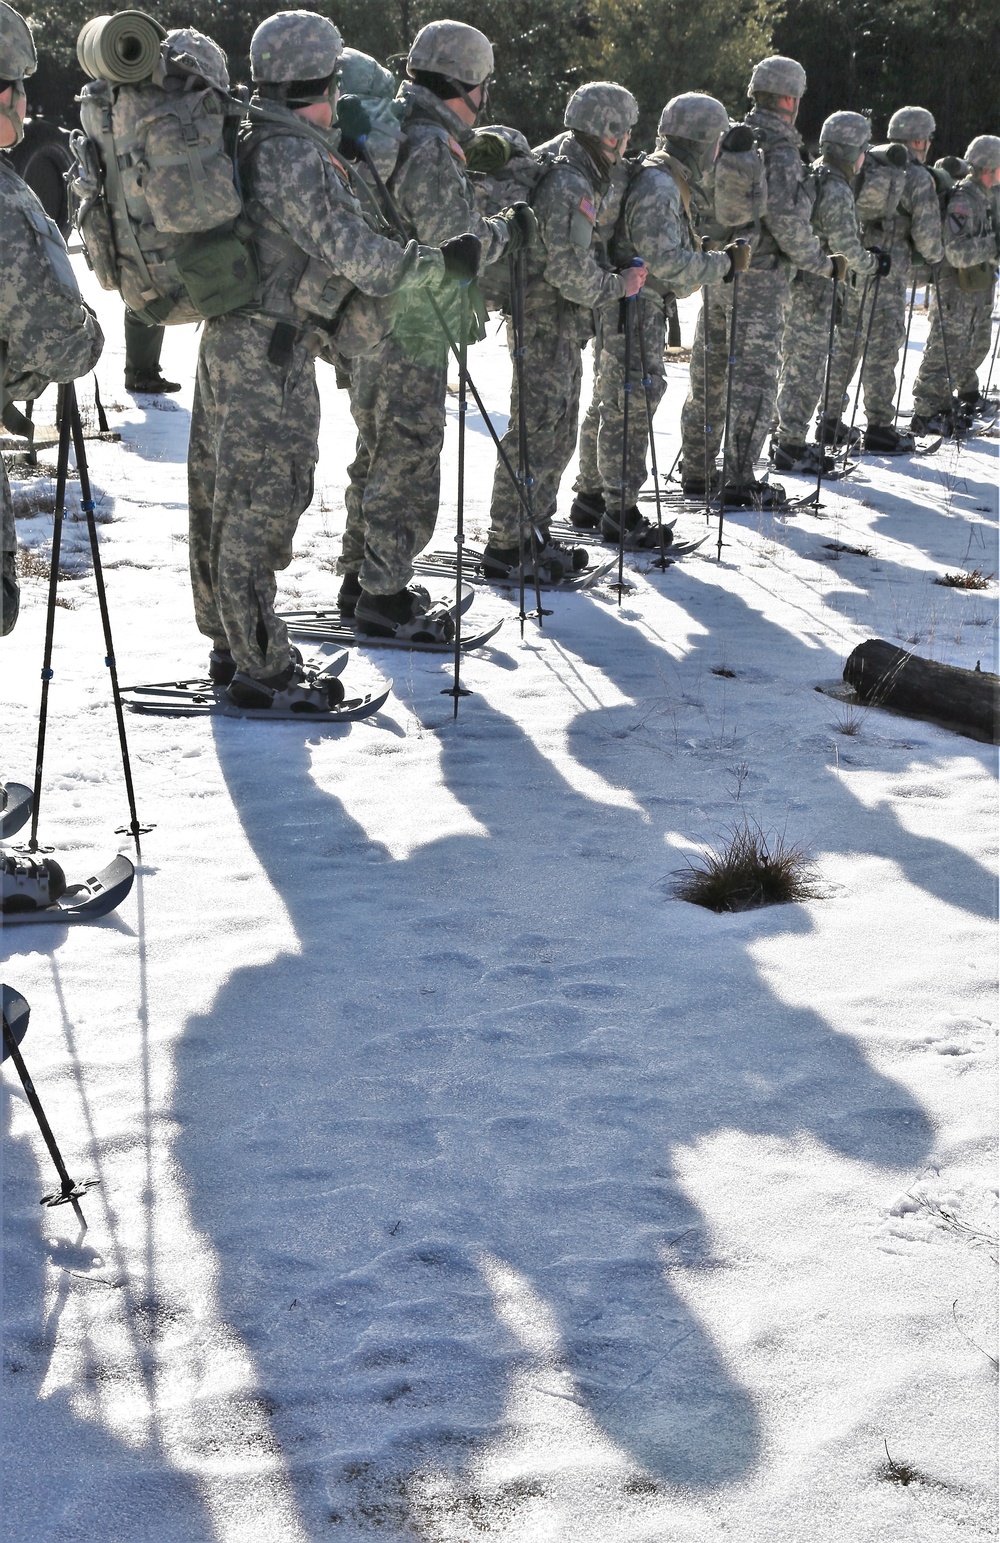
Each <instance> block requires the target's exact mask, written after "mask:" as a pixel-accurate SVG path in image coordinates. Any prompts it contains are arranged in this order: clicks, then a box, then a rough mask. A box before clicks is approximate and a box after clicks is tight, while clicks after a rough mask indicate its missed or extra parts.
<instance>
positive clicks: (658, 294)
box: [595, 147, 730, 513]
mask: <svg viewBox="0 0 1000 1543" xmlns="http://www.w3.org/2000/svg"><path fill="white" fill-rule="evenodd" d="M691 180H692V171H691V169H690V168H689V167H688V165H687V164H685V162H683V161H681V160H679V159H678V158H677V157H675V156H673V155H671V154H670V153H668V151H667V150H666V149H665V148H662V147H661V148H659V149H657V150H655V151H654V152H653V154H652V155H648V156H646V157H645V159H644V160H643V162H642V163H641V165H640V168H639V169H638V170H637V171H635V170H633V176H632V179H631V181H630V183H629V185H628V189H627V191H626V193H625V195H624V198H623V200H622V207H621V213H620V215H619V219H618V224H617V227H616V230H615V235H614V240H613V242H612V247H611V256H612V260H613V262H614V265H615V267H617V268H624V267H627V266H628V265H629V263H631V261H632V259H633V258H634V257H641V258H642V259H643V261H644V262H645V263H646V264H647V266H648V268H649V277H648V278H647V280H646V283H645V285H644V286H643V289H642V291H641V292H640V294H639V295H638V296H637V298H636V301H635V305H636V307H637V312H638V324H639V326H640V327H641V328H642V337H643V342H644V344H645V356H646V362H647V366H648V370H649V380H650V385H649V387H648V391H649V398H650V406H651V408H652V410H653V412H654V414H655V412H656V409H657V407H658V406H659V403H660V400H661V398H662V396H663V393H664V390H665V389H666V379H665V372H664V345H665V342H666V313H665V302H666V297H667V296H668V295H671V294H673V295H678V296H680V297H682V298H683V297H684V296H685V295H690V294H693V293H694V291H695V290H696V289H700V288H702V287H703V286H705V285H711V286H712V289H713V290H714V289H716V288H717V287H720V286H721V283H722V280H723V279H725V278H726V276H727V274H728V273H729V270H730V262H729V258H728V256H727V255H726V253H725V252H702V250H701V242H700V240H699V239H698V237H697V236H696V235H695V231H694V226H693V224H692V221H691V217H690V213H689V208H690V193H689V183H690V181H691ZM628 303H629V302H627V301H626V302H625V304H626V306H627V305H628ZM596 321H597V339H598V340H597V343H596V344H595V354H596V357H597V358H598V360H599V362H600V367H599V370H598V395H599V400H600V429H599V432H598V438H597V461H598V469H599V473H600V482H599V484H598V486H601V487H603V489H604V497H605V503H606V506H607V509H608V511H609V513H610V512H612V511H618V510H619V509H620V505H621V493H622V486H621V480H622V430H623V422H624V405H625V336H624V333H623V332H621V331H619V307H613V308H608V307H603V308H600V309H599V310H598V311H597V316H596ZM641 358H642V356H641V353H640V350H639V340H638V337H636V338H634V339H633V344H632V360H633V362H632V379H633V382H638V381H639V380H641V377H642V370H641ZM631 395H632V402H631V407H630V412H629V447H628V484H627V486H626V488H625V507H626V509H630V508H632V507H633V506H634V505H635V502H636V499H637V497H638V494H639V489H640V488H641V487H642V485H643V483H644V482H645V480H646V447H647V444H648V435H649V427H648V419H647V415H646V405H645V402H644V401H643V398H642V396H640V395H639V394H638V392H636V391H633V392H632V393H631Z"/></svg>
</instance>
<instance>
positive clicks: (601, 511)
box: [569, 489, 607, 530]
mask: <svg viewBox="0 0 1000 1543" xmlns="http://www.w3.org/2000/svg"><path fill="white" fill-rule="evenodd" d="M606 512H607V510H606V507H605V503H604V494H603V493H602V492H601V491H600V489H598V491H597V492H596V493H588V492H584V493H577V494H576V495H575V497H574V499H573V502H572V504H571V505H570V511H569V523H570V524H571V525H572V526H573V527H574V529H575V530H596V529H597V527H598V526H599V525H600V523H601V520H602V519H603V518H604V515H605V514H606Z"/></svg>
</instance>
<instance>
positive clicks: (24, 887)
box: [0, 852, 66, 915]
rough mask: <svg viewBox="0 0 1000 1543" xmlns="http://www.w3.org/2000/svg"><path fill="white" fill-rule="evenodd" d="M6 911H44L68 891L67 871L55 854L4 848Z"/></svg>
mask: <svg viewBox="0 0 1000 1543" xmlns="http://www.w3.org/2000/svg"><path fill="white" fill-rule="evenodd" d="M0 875H2V881H3V889H2V906H0V909H2V910H3V912H4V915H11V914H14V913H16V912H18V911H44V910H45V909H46V908H47V907H48V906H50V905H55V904H56V902H57V901H58V900H60V899H61V898H62V896H63V895H65V893H66V875H65V873H64V872H63V870H62V869H61V868H60V866H59V864H58V863H57V862H53V860H52V858H51V857H39V856H37V855H36V854H34V853H28V852H4V854H3V856H2V857H0Z"/></svg>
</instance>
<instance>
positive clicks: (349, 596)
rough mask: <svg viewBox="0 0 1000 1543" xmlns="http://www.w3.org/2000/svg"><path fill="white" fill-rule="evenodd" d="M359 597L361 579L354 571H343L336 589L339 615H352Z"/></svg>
mask: <svg viewBox="0 0 1000 1543" xmlns="http://www.w3.org/2000/svg"><path fill="white" fill-rule="evenodd" d="M360 599H361V580H360V579H359V578H358V576H357V574H356V573H345V574H344V576H343V579H342V581H341V585H340V588H339V590H338V591H337V609H338V611H339V612H340V614H341V616H348V617H350V616H353V615H354V612H355V611H356V609H357V605H358V601H359V600H360Z"/></svg>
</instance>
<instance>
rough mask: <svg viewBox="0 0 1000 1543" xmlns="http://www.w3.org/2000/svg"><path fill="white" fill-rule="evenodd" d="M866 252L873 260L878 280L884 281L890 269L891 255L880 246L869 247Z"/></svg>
mask: <svg viewBox="0 0 1000 1543" xmlns="http://www.w3.org/2000/svg"><path fill="white" fill-rule="evenodd" d="M868 250H869V252H870V253H871V254H872V256H873V257H874V259H875V272H876V273H877V274H878V276H879V278H880V279H884V278H885V276H886V274H887V273H889V272H890V270H891V269H892V253H891V252H887V251H886V249H885V247H882V246H870V247H869V248H868Z"/></svg>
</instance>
